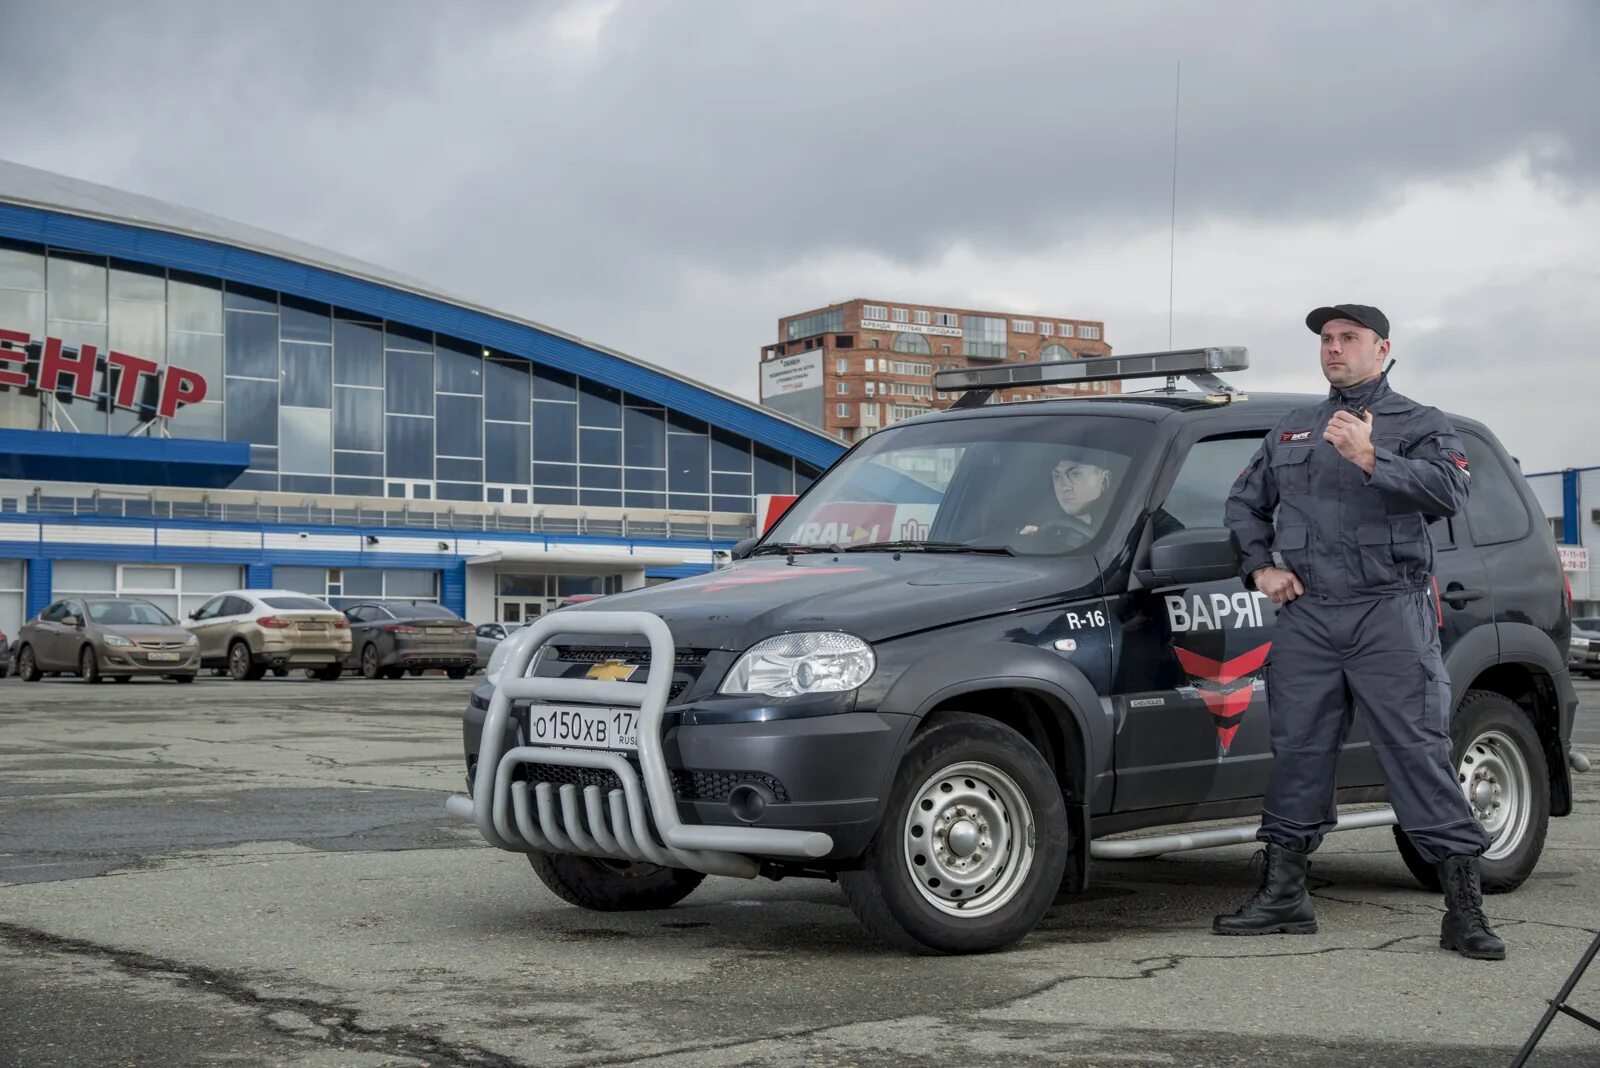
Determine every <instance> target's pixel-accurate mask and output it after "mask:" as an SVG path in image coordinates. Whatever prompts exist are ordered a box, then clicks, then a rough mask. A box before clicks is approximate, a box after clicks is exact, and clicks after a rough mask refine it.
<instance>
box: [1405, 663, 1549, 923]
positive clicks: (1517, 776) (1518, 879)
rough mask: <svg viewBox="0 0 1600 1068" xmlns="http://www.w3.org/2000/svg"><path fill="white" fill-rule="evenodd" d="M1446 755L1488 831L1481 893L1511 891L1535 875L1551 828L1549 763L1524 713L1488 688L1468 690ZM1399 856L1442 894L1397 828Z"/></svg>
mask: <svg viewBox="0 0 1600 1068" xmlns="http://www.w3.org/2000/svg"><path fill="white" fill-rule="evenodd" d="M1450 733H1451V735H1452V737H1453V738H1454V740H1455V742H1454V745H1453V746H1452V749H1451V760H1452V762H1453V763H1454V765H1455V768H1456V778H1457V780H1458V781H1459V782H1460V783H1461V789H1462V791H1463V792H1464V793H1465V794H1466V795H1467V804H1468V805H1469V806H1471V808H1472V814H1473V815H1474V816H1476V817H1477V818H1478V821H1479V822H1480V823H1482V824H1483V829H1484V830H1485V831H1487V832H1488V835H1489V848H1488V849H1486V850H1485V851H1484V854H1483V859H1482V861H1481V864H1482V880H1483V889H1484V892H1485V893H1489V894H1503V893H1506V892H1507V891H1510V890H1515V889H1516V888H1517V887H1519V886H1521V885H1522V883H1523V881H1524V880H1525V879H1527V877H1528V876H1529V875H1531V874H1532V873H1533V869H1534V866H1535V865H1536V864H1538V863H1539V854H1540V853H1541V852H1543V851H1544V836H1545V832H1546V831H1547V830H1549V827H1550V767H1549V764H1548V763H1546V761H1545V756H1544V746H1543V745H1541V744H1540V742H1539V733H1538V732H1537V731H1536V730H1534V727H1533V723H1532V722H1531V721H1530V720H1529V719H1528V715H1527V713H1526V712H1524V711H1523V710H1522V709H1521V708H1519V707H1518V706H1517V705H1516V704H1515V703H1513V702H1512V701H1511V700H1510V699H1509V698H1507V697H1504V696H1502V695H1500V694H1497V693H1491V692H1489V691H1486V690H1474V691H1472V692H1471V693H1469V694H1467V696H1466V699H1465V700H1463V701H1462V702H1461V707H1460V708H1458V709H1456V714H1455V720H1454V722H1453V723H1452V724H1451V731H1450ZM1394 837H1395V844H1396V845H1397V846H1398V847H1399V850H1400V858H1401V859H1402V860H1404V861H1405V864H1406V867H1407V868H1409V869H1410V870H1411V874H1412V875H1414V876H1416V878H1417V881H1418V882H1419V883H1421V884H1422V885H1423V886H1424V887H1425V888H1426V889H1428V890H1431V891H1433V892H1434V893H1440V892H1441V891H1442V887H1441V886H1440V884H1439V873H1438V871H1437V870H1436V869H1435V868H1434V866H1433V865H1432V864H1429V863H1428V862H1427V861H1426V860H1424V859H1423V857H1422V854H1420V853H1418V852H1417V850H1416V847H1415V846H1413V845H1412V844H1411V839H1409V838H1407V837H1406V835H1405V832H1404V831H1402V830H1400V828H1398V827H1396V828H1395V829H1394Z"/></svg>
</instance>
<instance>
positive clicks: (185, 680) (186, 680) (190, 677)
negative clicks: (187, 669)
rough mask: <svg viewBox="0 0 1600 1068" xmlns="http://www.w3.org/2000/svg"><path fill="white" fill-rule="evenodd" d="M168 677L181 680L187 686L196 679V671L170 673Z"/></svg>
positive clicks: (176, 680) (174, 680) (175, 680)
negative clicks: (184, 673)
mask: <svg viewBox="0 0 1600 1068" xmlns="http://www.w3.org/2000/svg"><path fill="white" fill-rule="evenodd" d="M167 678H169V679H171V680H172V681H173V682H181V683H183V684H184V685H185V686H187V685H188V684H189V683H191V682H193V681H194V673H193V672H191V673H190V674H187V675H168V676H167Z"/></svg>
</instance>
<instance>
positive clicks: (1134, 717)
mask: <svg viewBox="0 0 1600 1068" xmlns="http://www.w3.org/2000/svg"><path fill="white" fill-rule="evenodd" d="M1219 351H1223V352H1228V351H1236V350H1201V352H1200V353H1197V354H1195V357H1196V360H1198V361H1199V362H1196V363H1193V364H1192V367H1191V365H1190V364H1186V363H1185V361H1184V360H1183V359H1180V358H1177V357H1176V356H1174V357H1173V358H1170V359H1168V360H1166V362H1165V364H1164V365H1163V363H1162V362H1161V361H1159V360H1158V361H1155V362H1153V363H1152V362H1151V361H1150V359H1149V358H1134V357H1122V358H1117V357H1106V358H1102V359H1096V360H1086V361H1077V362H1076V364H1075V365H1074V368H1073V370H1074V377H1075V378H1076V379H1078V380H1093V379H1097V378H1129V377H1141V376H1148V375H1154V374H1160V373H1167V372H1169V371H1173V370H1183V369H1186V368H1189V369H1194V370H1197V371H1204V370H1205V368H1206V367H1207V366H1213V367H1214V366H1216V363H1217V361H1216V359H1215V354H1216V353H1217V352H1219ZM1139 359H1143V360H1144V363H1142V364H1136V363H1135V361H1136V360H1139ZM1242 362H1243V361H1242V359H1240V360H1237V361H1236V363H1242ZM1101 365H1104V366H1103V367H1102V366H1101ZM1163 366H1165V371H1163V370H1162V368H1163ZM1130 367H1134V368H1136V369H1137V370H1138V371H1139V372H1141V373H1130ZM1041 370H1042V369H1041V368H1040V367H1039V365H1033V366H1032V367H1027V366H1025V365H1019V366H1017V367H1015V368H1009V367H1006V366H1001V367H996V368H989V369H984V372H969V373H967V374H969V375H970V376H971V377H970V379H963V380H962V381H961V384H981V381H982V375H983V374H984V373H988V372H993V373H994V374H996V375H998V376H1001V377H1000V379H999V380H1000V381H1002V382H1009V381H1023V380H1025V379H1026V378H1029V377H1031V378H1032V380H1035V381H1037V380H1039V379H1038V376H1039V374H1040V372H1041ZM1008 374H1014V375H1015V376H1016V377H1015V378H1014V379H1011V378H1005V377H1004V376H1006V375H1008ZM1196 382H1197V383H1198V384H1199V385H1200V387H1201V388H1200V390H1199V391H1180V390H1178V389H1176V388H1174V386H1173V384H1172V382H1171V381H1169V383H1168V386H1167V388H1166V389H1162V390H1156V391H1151V392H1143V393H1126V394H1122V395H1116V396H1108V397H1104V398H1097V399H1059V400H1046V401H1036V402H1031V403H1013V404H999V405H977V404H973V405H964V406H960V407H959V410H951V411H948V412H940V413H935V414H930V415H928V416H925V417H921V418H917V419H913V420H910V421H908V422H904V423H900V424H896V425H895V426H893V427H890V428H888V429H885V430H883V431H881V432H879V433H876V434H873V435H871V436H870V437H868V438H867V439H866V440H864V441H862V442H861V443H859V444H857V445H856V446H855V447H854V448H852V449H851V450H850V451H849V452H847V453H846V454H845V455H844V456H843V457H841V458H840V459H839V460H838V461H837V462H836V463H835V464H834V465H833V466H832V467H831V468H830V469H829V470H828V471H827V472H826V473H824V474H823V475H822V476H821V478H820V479H819V480H818V481H817V482H816V483H815V484H814V485H812V486H811V487H810V488H809V489H808V490H807V491H806V492H805V494H804V495H803V496H801V497H800V499H799V500H798V501H797V502H796V503H794V504H793V505H792V506H791V507H790V508H789V510H788V511H787V513H786V514H785V515H784V516H783V517H782V518H781V519H780V520H779V521H778V522H777V523H776V524H775V525H774V526H773V528H772V529H771V530H770V531H768V532H767V534H766V535H765V536H764V537H763V538H762V539H760V540H759V541H757V542H755V543H753V544H752V543H741V545H740V546H738V547H736V549H735V551H734V553H733V556H734V562H733V563H732V565H731V566H730V567H727V568H724V569H721V570H717V571H713V572H711V573H710V574H706V575H702V576H699V577H696V578H690V579H683V580H680V581H677V582H673V583H669V584H666V585H661V586H656V587H652V588H649V589H644V590H636V591H633V592H631V593H623V594H619V595H615V596H612V597H609V598H607V599H606V601H605V602H604V604H603V605H597V606H595V608H594V609H593V610H590V609H587V608H585V607H582V606H580V607H577V608H573V609H571V610H568V611H563V612H561V613H559V614H556V615H552V616H550V617H547V618H545V619H544V620H541V621H540V622H538V623H536V624H534V625H533V626H530V627H527V628H524V629H523V630H522V631H519V632H518V634H517V635H516V636H514V637H513V638H512V639H511V640H508V641H507V642H505V643H503V645H502V647H501V650H500V652H499V654H498V655H497V661H498V662H497V663H495V664H492V665H491V667H490V670H489V672H488V673H487V677H486V680H485V681H484V682H483V683H481V684H480V685H479V686H478V688H477V689H476V691H475V692H474V694H473V696H472V699H471V702H470V704H469V706H468V709H467V713H466V721H465V732H464V733H465V743H466V757H467V778H468V786H469V790H470V791H471V792H472V795H471V797H470V798H468V797H457V798H453V799H451V801H450V802H449V804H448V805H447V808H448V809H449V810H450V811H451V812H453V813H454V814H456V815H458V816H461V817H464V818H470V819H473V820H474V821H475V822H476V823H477V825H478V827H479V828H480V830H481V831H482V832H483V834H484V836H485V837H486V838H488V839H489V840H490V841H491V842H492V843H494V844H495V845H498V846H500V847H502V848H506V849H511V850H516V851H520V852H525V853H527V854H528V855H529V858H530V860H531V861H532V863H533V866H534V868H535V870H536V871H537V873H538V874H539V876H540V877H541V878H542V879H543V881H544V882H545V884H546V885H547V886H549V887H550V889H552V890H553V891H554V892H555V893H556V894H558V895H559V896H561V897H562V898H564V899H565V900H567V901H569V902H572V903H574V904H578V905H581V906H585V907H588V908H594V909H638V908H659V907H665V906H667V905H670V904H672V903H674V902H676V901H678V900H679V899H681V898H682V897H683V896H684V895H686V894H688V893H689V892H690V891H691V890H692V889H693V888H694V887H695V886H696V885H697V884H698V883H699V882H700V880H701V879H702V878H704V874H705V873H708V872H709V873H715V874H728V875H737V876H744V877H753V876H757V875H760V876H767V877H772V878H779V877H784V876H815V877H824V878H833V879H837V880H838V881H839V882H840V883H842V885H843V887H844V890H845V893H846V896H847V897H848V899H849V902H850V904H851V906H852V907H853V909H854V910H855V912H856V913H857V915H858V916H859V917H860V919H861V920H862V921H863V922H864V923H865V925H866V926H867V927H868V928H870V929H871V930H872V931H873V932H875V933H876V934H878V935H879V936H880V937H882V938H884V939H886V940H888V941H890V942H892V943H895V944H898V945H900V946H903V947H905V948H907V949H909V950H912V951H920V952H929V951H932V952H972V951H984V950H992V949H997V948H1001V947H1003V946H1006V945H1009V944H1011V943H1013V942H1015V941H1016V940H1017V939H1019V938H1021V937H1022V936H1023V935H1025V934H1026V933H1027V932H1028V931H1029V930H1030V929H1031V928H1032V927H1033V926H1034V924H1035V923H1037V921H1038V920H1039V918H1040V917H1041V916H1042V915H1043V914H1044V912H1045V910H1046V909H1047V908H1048V907H1049V905H1050V903H1051V901H1052V899H1053V898H1054V897H1055V896H1056V894H1057V893H1058V892H1059V891H1061V890H1063V889H1065V890H1068V891H1072V890H1081V889H1083V888H1084V887H1085V886H1086V885H1087V884H1088V880H1089V871H1090V860H1091V858H1126V857H1134V856H1153V855H1158V854H1160V853H1162V852H1170V851H1174V850H1179V849H1185V848H1197V847H1200V846H1208V845H1220V844H1226V843H1232V842H1243V841H1249V840H1250V839H1251V838H1252V837H1253V832H1254V829H1255V826H1256V820H1257V817H1258V816H1259V811H1260V799H1261V796H1262V794H1263V792H1264V790H1265V787H1266V782H1267V772H1268V766H1269V761H1270V747H1269V732H1268V715H1267V694H1266V690H1265V684H1264V682H1263V681H1262V675H1263V672H1262V668H1263V666H1264V665H1265V663H1266V661H1267V658H1268V656H1269V651H1270V649H1271V644H1272V635H1273V623H1274V619H1275V615H1276V612H1275V606H1274V605H1273V604H1272V603H1271V602H1269V601H1268V600H1267V599H1266V597H1265V596H1264V595H1262V594H1259V593H1253V592H1249V591H1247V590H1246V589H1245V588H1244V586H1243V584H1242V583H1241V581H1240V579H1239V578H1238V575H1237V568H1238V561H1237V558H1236V555H1235V551H1234V548H1233V545H1232V543H1231V541H1230V538H1229V535H1228V533H1227V531H1226V530H1225V529H1223V528H1222V521H1223V502H1224V501H1225V499H1226V498H1227V495H1228V492H1229V489H1230V487H1231V484H1232V483H1233V481H1234V479H1235V478H1236V477H1237V475H1238V474H1239V472H1240V471H1241V470H1242V469H1243V468H1244V466H1245V464H1246V462H1247V460H1248V459H1249V457H1250V456H1251V454H1252V453H1253V452H1254V451H1255V449H1256V448H1257V447H1258V445H1259V444H1260V443H1261V441H1262V438H1263V436H1264V435H1265V434H1266V432H1267V431H1268V430H1269V429H1270V428H1271V427H1272V425H1273V424H1274V422H1275V421H1276V420H1277V419H1278V418H1279V416H1281V415H1282V414H1284V413H1285V412H1287V411H1288V410H1290V409H1291V408H1294V407H1299V406H1304V405H1306V404H1307V403H1311V402H1312V401H1311V400H1309V399H1308V398H1306V397H1304V396H1285V395H1266V396H1262V395H1257V396H1251V397H1245V396H1243V395H1242V394H1238V393H1235V392H1233V391H1231V390H1230V389H1229V388H1228V387H1226V386H1225V385H1223V384H1222V383H1221V382H1218V381H1217V380H1216V379H1215V378H1214V377H1211V376H1210V375H1206V374H1199V375H1198V376H1197V377H1196ZM951 385H952V386H956V385H957V383H955V382H952V383H951ZM941 388H944V387H943V386H942V385H941ZM982 396H983V394H981V393H976V394H969V395H968V398H970V399H972V400H979V399H981V398H982ZM1453 421H1454V423H1455V425H1456V426H1457V428H1458V429H1459V430H1460V432H1461V435H1462V438H1463V440H1464V441H1465V443H1466V450H1467V453H1468V456H1469V460H1470V463H1471V470H1472V472H1473V480H1472V493H1471V500H1470V503H1469V505H1468V506H1467V508H1466V510H1465V512H1464V513H1463V514H1461V515H1459V516H1457V517H1455V518H1453V519H1441V520H1438V521H1437V522H1435V523H1433V524H1432V526H1431V533H1432V536H1433V540H1434V543H1435V546H1436V548H1437V561H1438V562H1437V568H1436V573H1437V577H1436V580H1435V581H1436V603H1437V608H1438V616H1439V626H1440V628H1441V632H1442V638H1443V646H1444V652H1445V658H1446V662H1447V664H1448V667H1449V670H1450V675H1451V681H1452V683H1453V686H1454V694H1455V712H1454V735H1455V753H1454V759H1455V761H1456V762H1457V763H1458V765H1459V767H1460V769H1461V778H1462V783H1463V789H1464V790H1465V791H1466V793H1467V796H1468V799H1469V801H1470V802H1471V804H1472V806H1473V809H1474V811H1475V812H1476V813H1477V815H1478V816H1479V818H1480V819H1482V820H1483V822H1484V824H1485V825H1486V827H1487V828H1488V830H1489V833H1490V837H1491V839H1492V845H1491V846H1490V848H1489V851H1488V852H1487V854H1486V855H1485V857H1484V861H1483V881H1484V885H1485V888H1486V889H1488V890H1491V891H1505V890H1510V889H1513V888H1515V887H1516V886H1517V885H1519V884H1520V883H1521V882H1522V881H1523V880H1524V879H1525V878H1526V877H1527V876H1528V874H1529V873H1530V872H1531V871H1532V869H1533V867H1534V865H1535V863H1536V862H1537V860H1538V857H1539V853H1540V850H1541V847H1542V845H1543V842H1544V837H1545V831H1546V827H1547V824H1548V820H1549V818H1550V817H1551V816H1564V815H1567V814H1568V813H1569V812H1570V811H1571V807H1572V800H1571V784H1570V779H1569V776H1568V748H1569V742H1570V739H1571V732H1572V720H1573V714H1574V711H1575V709H1576V706H1577V698H1576V695H1575V693H1574V691H1573V687H1572V683H1571V680H1570V678H1569V675H1568V669H1567V643H1568V637H1569V630H1570V625H1571V622H1570V605H1569V602H1568V599H1567V595H1566V593H1565V587H1564V583H1563V580H1562V572H1561V569H1560V565H1559V561H1558V556H1557V552H1556V547H1555V544H1554V541H1553V539H1552V537H1551V533H1550V528H1549V525H1548V524H1547V523H1545V522H1544V521H1543V520H1542V519H1541V512H1540V510H1539V507H1538V505H1537V504H1536V502H1535V499H1534V497H1533V495H1532V493H1531V491H1530V490H1529V488H1528V485H1527V483H1526V482H1525V481H1524V479H1523V478H1522V477H1521V476H1520V475H1519V473H1518V470H1517V467H1516V465H1515V462H1514V461H1513V460H1512V459H1511V458H1510V457H1508V456H1507V454H1506V452H1505V450H1504V449H1503V448H1502V447H1501V446H1500V444H1499V443H1498V442H1497V441H1496V440H1495V437H1494V435H1493V434H1491V433H1490V432H1489V430H1488V429H1487V428H1485V427H1484V426H1482V425H1481V424H1479V423H1477V422H1475V421H1473V420H1470V419H1461V418H1455V419H1453ZM641 680H642V682H643V685H641V684H640V682H641ZM486 721H487V722H489V723H492V724H497V725H499V729H498V731H493V730H491V731H490V732H488V733H487V736H486V733H485V731H484V724H485V722H486ZM480 758H481V759H480ZM1384 798H1385V793H1384V789H1383V786H1382V778H1381V776H1380V774H1379V771H1378V765H1377V763H1376V761H1375V759H1374V757H1373V754H1372V752H1371V747H1370V744H1369V742H1368V740H1367V737H1366V735H1365V733H1364V730H1363V728H1362V726H1361V724H1360V723H1359V722H1358V723H1357V724H1356V725H1355V727H1354V729H1353V731H1352V732H1351V736H1350V738H1349V741H1348V744H1347V748H1346V751H1345V753H1344V756H1343V759H1342V760H1341V762H1340V765H1339V802H1340V804H1341V806H1348V807H1347V808H1345V809H1344V810H1343V813H1342V819H1341V824H1340V828H1341V829H1346V828H1349V827H1360V826H1375V825H1392V824H1393V823H1394V816H1393V813H1392V810H1390V809H1389V808H1388V807H1387V806H1386V805H1384V804H1383V801H1384ZM1197 823H1206V824H1209V826H1206V827H1200V828H1197V827H1195V826H1194V825H1195V824H1197ZM1170 825H1184V826H1182V827H1179V828H1177V830H1179V831H1181V832H1182V833H1172V834H1164V835H1163V834H1157V835H1153V836H1152V835H1149V834H1141V835H1138V836H1132V835H1129V834H1128V833H1127V832H1133V831H1146V830H1147V829H1149V828H1153V827H1164V826H1170ZM1396 842H1397V846H1398V848H1399V850H1400V852H1401V854H1402V856H1403V857H1404V859H1405V862H1406V864H1407V865H1408V866H1409V867H1410V869H1411V871H1412V872H1413V873H1414V874H1415V875H1416V877H1417V878H1418V879H1419V880H1420V881H1422V882H1423V883H1424V884H1428V885H1429V886H1431V887H1433V888H1435V889H1437V881H1436V876H1435V874H1434V871H1433V869H1432V867H1431V866H1429V865H1428V864H1426V863H1424V862H1423V861H1422V860H1421V859H1420V857H1418V856H1417V855H1416V854H1414V853H1413V852H1412V851H1411V849H1410V847H1409V844H1408V842H1407V840H1406V838H1405V837H1404V835H1401V834H1399V833H1398V832H1397V833H1396Z"/></svg>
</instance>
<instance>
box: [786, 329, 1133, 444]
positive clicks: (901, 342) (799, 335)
mask: <svg viewBox="0 0 1600 1068" xmlns="http://www.w3.org/2000/svg"><path fill="white" fill-rule="evenodd" d="M1104 332H1105V324H1104V323H1102V322H1099V321H1096V320H1092V319H1089V320H1085V319H1074V318H1063V317H1061V316H1057V315H1052V316H1039V315H1019V314H1016V313H1012V312H998V311H976V310H973V309H971V308H952V307H950V306H948V305H944V304H914V303H908V302H904V301H901V302H890V301H873V300H868V299H863V298H857V299H855V300H848V301H845V302H844V303H842V304H830V305H829V306H828V307H826V308H818V309H816V310H814V311H807V312H801V313H799V314H797V315H787V316H784V317H783V318H781V319H779V320H778V341H777V343H776V344H772V345H766V346H763V347H762V349H761V403H762V404H763V405H765V406H766V407H768V408H771V409H773V410H774V411H777V412H781V413H782V414H784V415H787V416H789V417H791V418H794V419H799V420H801V421H803V422H806V423H809V424H811V425H812V426H817V427H821V428H822V429H823V430H825V431H826V432H827V433H828V434H829V435H830V436H832V437H835V438H838V439H839V440H840V441H845V442H854V441H859V440H860V439H861V438H863V437H865V436H866V435H867V434H870V433H872V432H873V431H874V430H877V429H879V428H880V427H885V426H889V425H890V424H892V423H897V422H899V421H900V420H902V419H910V418H912V417H913V416H917V415H922V414H923V413H925V412H929V411H933V410H935V409H942V408H948V407H949V406H950V405H951V404H953V403H954V402H955V399H956V397H957V396H958V394H954V393H952V394H945V393H941V392H939V391H937V390H936V389H934V386H933V373H934V372H935V371H941V370H948V369H951V368H963V369H964V368H968V367H981V366H985V365H991V364H997V363H1004V362H1012V363H1016V362H1022V361H1028V360H1034V361H1043V362H1052V361H1060V360H1073V359H1082V358H1083V357H1086V356H1109V355H1111V348H1110V346H1109V345H1107V344H1106V343H1105V339H1104ZM1117 389H1118V386H1117V383H1114V382H1086V383H1083V384H1081V385H1066V386H1043V387H1040V386H1032V387H1027V388H1024V389H1008V390H1002V391H1000V392H999V399H1001V400H1006V401H1019V400H1033V399H1037V398H1044V397H1061V396H1068V397H1070V396H1076V395H1080V394H1092V393H1112V392H1116V391H1117Z"/></svg>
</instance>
